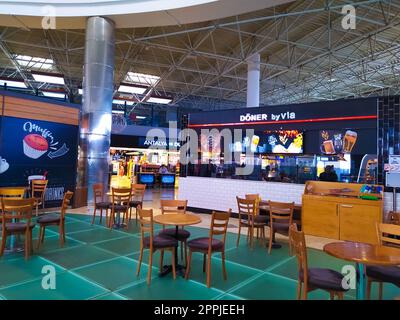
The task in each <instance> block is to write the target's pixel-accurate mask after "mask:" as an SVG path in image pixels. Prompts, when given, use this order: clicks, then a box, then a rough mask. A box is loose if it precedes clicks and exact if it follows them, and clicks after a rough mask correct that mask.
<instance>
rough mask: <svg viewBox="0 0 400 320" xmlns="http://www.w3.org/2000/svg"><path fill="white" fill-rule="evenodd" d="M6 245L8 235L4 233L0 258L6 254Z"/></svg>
mask: <svg viewBox="0 0 400 320" xmlns="http://www.w3.org/2000/svg"><path fill="white" fill-rule="evenodd" d="M6 243H7V234H6V233H3V234H2V238H1V247H0V256H3V254H4V250H5V249H6Z"/></svg>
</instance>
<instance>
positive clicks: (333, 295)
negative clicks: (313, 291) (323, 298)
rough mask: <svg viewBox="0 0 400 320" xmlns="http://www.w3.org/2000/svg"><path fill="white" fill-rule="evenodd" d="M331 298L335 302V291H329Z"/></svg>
mask: <svg viewBox="0 0 400 320" xmlns="http://www.w3.org/2000/svg"><path fill="white" fill-rule="evenodd" d="M329 297H330V299H331V300H335V293H334V292H333V291H329Z"/></svg>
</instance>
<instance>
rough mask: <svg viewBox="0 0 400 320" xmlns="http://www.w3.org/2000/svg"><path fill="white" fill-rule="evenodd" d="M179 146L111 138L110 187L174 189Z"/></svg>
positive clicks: (161, 142)
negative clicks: (138, 186) (144, 185)
mask: <svg viewBox="0 0 400 320" xmlns="http://www.w3.org/2000/svg"><path fill="white" fill-rule="evenodd" d="M179 147H180V144H179V143H178V142H176V141H175V142H173V141H169V139H166V140H165V139H164V141H163V140H162V139H157V138H154V139H147V138H146V137H138V136H123V135H112V138H111V148H110V158H111V166H110V183H111V185H119V186H123V185H129V184H130V183H141V184H146V185H147V186H148V187H155V186H158V187H175V186H177V183H178V179H177V177H178V176H179V170H180V168H179V167H180V165H179V151H178V150H179Z"/></svg>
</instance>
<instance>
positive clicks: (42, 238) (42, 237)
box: [40, 226, 46, 244]
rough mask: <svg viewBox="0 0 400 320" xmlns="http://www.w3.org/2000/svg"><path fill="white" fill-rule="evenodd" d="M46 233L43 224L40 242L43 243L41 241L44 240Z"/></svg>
mask: <svg viewBox="0 0 400 320" xmlns="http://www.w3.org/2000/svg"><path fill="white" fill-rule="evenodd" d="M45 233H46V226H43V233H42V236H41V238H40V243H42V244H43V242H44V234H45Z"/></svg>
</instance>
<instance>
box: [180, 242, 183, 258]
mask: <svg viewBox="0 0 400 320" xmlns="http://www.w3.org/2000/svg"><path fill="white" fill-rule="evenodd" d="M180 247H181V260H183V241H181V245H180Z"/></svg>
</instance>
